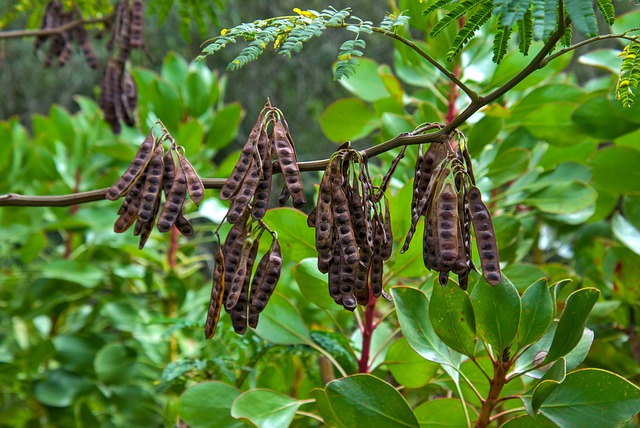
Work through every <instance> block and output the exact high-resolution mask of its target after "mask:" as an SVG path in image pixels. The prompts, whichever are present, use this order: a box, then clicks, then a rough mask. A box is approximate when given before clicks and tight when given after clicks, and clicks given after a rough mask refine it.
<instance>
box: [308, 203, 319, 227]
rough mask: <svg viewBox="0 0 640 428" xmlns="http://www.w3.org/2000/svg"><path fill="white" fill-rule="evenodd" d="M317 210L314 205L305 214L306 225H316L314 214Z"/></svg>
mask: <svg viewBox="0 0 640 428" xmlns="http://www.w3.org/2000/svg"><path fill="white" fill-rule="evenodd" d="M317 212H318V207H317V206H315V207H313V209H312V210H311V212H310V213H309V215H308V216H307V226H309V227H316V214H317Z"/></svg>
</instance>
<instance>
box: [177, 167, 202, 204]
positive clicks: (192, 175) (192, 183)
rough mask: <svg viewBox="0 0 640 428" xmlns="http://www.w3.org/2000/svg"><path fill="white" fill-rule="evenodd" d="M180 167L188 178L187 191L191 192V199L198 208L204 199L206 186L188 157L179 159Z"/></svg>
mask: <svg viewBox="0 0 640 428" xmlns="http://www.w3.org/2000/svg"><path fill="white" fill-rule="evenodd" d="M179 161H180V165H181V166H182V169H183V170H184V174H185V175H186V177H187V190H188V191H189V197H190V198H191V200H192V201H193V203H194V204H196V206H198V205H200V202H201V201H202V198H204V185H203V184H202V180H200V177H199V176H198V173H197V172H196V170H195V169H193V166H192V165H191V163H190V162H189V161H188V160H187V158H186V157H184V156H180V157H179Z"/></svg>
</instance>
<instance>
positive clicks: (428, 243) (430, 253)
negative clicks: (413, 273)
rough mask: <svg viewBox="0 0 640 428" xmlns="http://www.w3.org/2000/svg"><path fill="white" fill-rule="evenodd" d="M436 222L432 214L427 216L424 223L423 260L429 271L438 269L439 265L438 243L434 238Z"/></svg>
mask: <svg viewBox="0 0 640 428" xmlns="http://www.w3.org/2000/svg"><path fill="white" fill-rule="evenodd" d="M435 220H436V218H435V216H434V215H433V214H432V213H430V214H428V215H427V216H426V218H425V221H424V233H423V241H422V247H423V252H422V259H423V261H424V266H425V267H426V268H427V269H429V270H434V269H437V265H438V262H437V259H436V242H435V238H434V230H435Z"/></svg>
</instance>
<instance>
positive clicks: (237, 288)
mask: <svg viewBox="0 0 640 428" xmlns="http://www.w3.org/2000/svg"><path fill="white" fill-rule="evenodd" d="M256 241H257V240H256ZM253 247H254V241H253V240H251V239H249V240H246V241H244V243H243V245H242V249H241V250H240V261H239V262H238V265H237V266H236V271H235V272H234V275H233V280H232V281H231V284H230V288H229V295H228V296H227V300H226V302H225V303H224V307H225V309H226V310H227V311H230V310H231V308H233V307H234V306H235V305H236V303H238V298H239V297H240V292H241V291H242V286H243V285H244V279H245V277H246V276H247V275H249V276H250V275H251V271H250V270H249V269H248V268H249V266H248V262H249V256H250V255H251V251H252V249H253ZM256 248H257V247H256Z"/></svg>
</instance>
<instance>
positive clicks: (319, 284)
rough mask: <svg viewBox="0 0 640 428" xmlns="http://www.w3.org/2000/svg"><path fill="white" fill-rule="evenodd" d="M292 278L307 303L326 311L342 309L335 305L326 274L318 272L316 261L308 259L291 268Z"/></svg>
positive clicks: (312, 258) (313, 258) (315, 259)
mask: <svg viewBox="0 0 640 428" xmlns="http://www.w3.org/2000/svg"><path fill="white" fill-rule="evenodd" d="M292 272H293V278H294V279H295V280H296V282H297V283H298V287H300V291H301V292H302V294H304V296H305V297H306V298H307V301H308V302H310V303H312V304H314V305H316V306H318V307H320V308H322V309H326V310H330V311H342V310H343V309H344V308H343V307H342V306H340V305H336V302H335V301H334V300H333V299H332V298H331V296H330V295H329V293H328V292H327V289H328V285H327V283H328V278H327V274H325V273H322V272H320V271H319V270H318V259H317V258H315V257H309V258H306V259H304V260H302V261H301V262H300V263H298V264H297V265H295V266H294V267H293V271H292Z"/></svg>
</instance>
